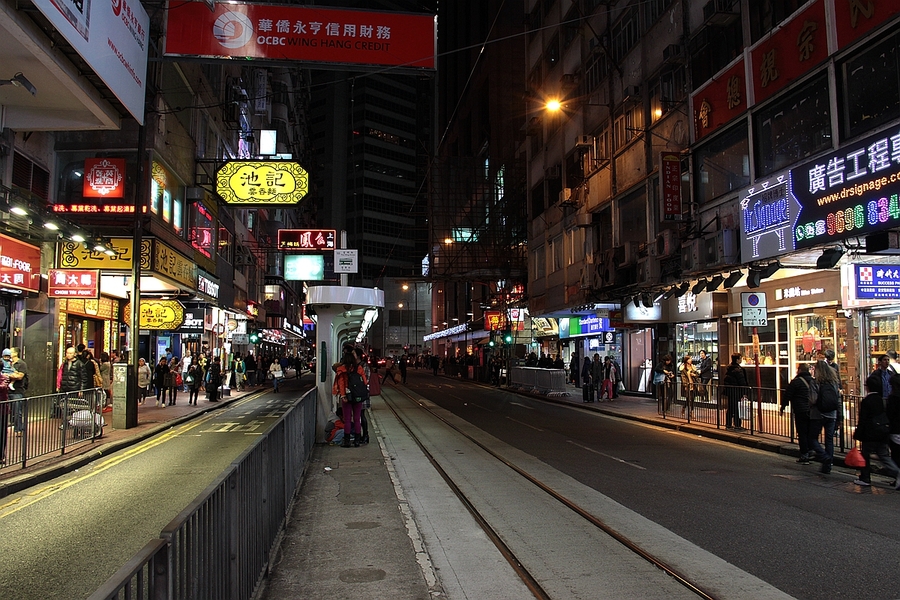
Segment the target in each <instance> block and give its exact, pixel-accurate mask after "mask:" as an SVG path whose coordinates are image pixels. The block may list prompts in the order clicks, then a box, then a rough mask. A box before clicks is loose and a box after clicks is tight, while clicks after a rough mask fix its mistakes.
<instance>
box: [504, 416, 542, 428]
mask: <svg viewBox="0 0 900 600" xmlns="http://www.w3.org/2000/svg"><path fill="white" fill-rule="evenodd" d="M506 418H507V419H509V420H510V421H513V422H514V423H518V424H519V425H524V426H525V427H531V428H532V429H534V430H535V431H544V430H543V429H541V428H539V427H535V426H534V425H529V424H528V423H525V422H523V421H520V420H518V419H513V418H512V417H506Z"/></svg>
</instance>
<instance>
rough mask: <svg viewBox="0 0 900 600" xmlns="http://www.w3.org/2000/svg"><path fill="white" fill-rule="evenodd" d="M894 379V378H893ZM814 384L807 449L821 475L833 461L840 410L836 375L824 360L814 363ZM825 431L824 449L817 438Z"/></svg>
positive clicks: (829, 469)
mask: <svg viewBox="0 0 900 600" xmlns="http://www.w3.org/2000/svg"><path fill="white" fill-rule="evenodd" d="M895 377H896V376H895ZM814 379H815V382H816V387H817V388H818V393H817V394H816V396H817V397H816V403H815V405H813V406H811V407H810V410H809V448H810V451H811V452H814V453H815V456H816V460H818V461H819V462H821V463H822V473H831V465H832V463H833V461H834V426H835V422H836V420H837V413H838V411H839V410H841V392H840V389H839V387H838V378H837V373H836V372H835V371H834V369H832V368H831V366H829V364H828V363H827V362H825V361H824V360H820V361H818V362H816V368H815V377H814ZM823 429H824V430H825V447H824V448H823V447H822V444H820V443H819V436H820V435H821V434H822V430H823Z"/></svg>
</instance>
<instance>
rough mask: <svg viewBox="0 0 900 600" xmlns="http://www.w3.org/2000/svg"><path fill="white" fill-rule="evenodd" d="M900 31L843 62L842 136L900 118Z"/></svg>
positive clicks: (851, 134)
mask: <svg viewBox="0 0 900 600" xmlns="http://www.w3.org/2000/svg"><path fill="white" fill-rule="evenodd" d="M898 44H900V32H898V33H894V34H893V35H891V36H890V37H889V38H887V39H886V40H884V41H883V42H881V43H879V44H877V45H874V46H868V47H866V48H864V49H863V50H862V51H861V52H858V53H857V54H856V55H854V56H851V57H850V58H848V59H847V60H846V61H844V62H843V63H841V64H840V68H839V73H840V74H841V84H842V89H841V100H842V102H841V104H842V106H841V110H842V115H841V121H842V132H843V137H845V138H853V137H856V136H858V135H860V134H862V133H865V132H867V131H871V130H872V129H874V128H875V127H878V126H880V125H884V124H885V123H887V122H889V121H894V120H896V119H898V118H900V49H898V47H897V45H898Z"/></svg>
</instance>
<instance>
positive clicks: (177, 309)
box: [124, 300, 184, 331]
mask: <svg viewBox="0 0 900 600" xmlns="http://www.w3.org/2000/svg"><path fill="white" fill-rule="evenodd" d="M124 316H125V324H126V325H129V326H130V325H131V304H130V303H129V304H126V305H125V310H124ZM138 323H139V327H140V329H157V330H162V331H172V330H175V329H178V328H179V327H181V325H182V324H183V323H184V306H182V305H181V303H180V302H178V301H177V300H141V306H140V309H139V310H138Z"/></svg>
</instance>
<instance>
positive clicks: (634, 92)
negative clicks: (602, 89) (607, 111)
mask: <svg viewBox="0 0 900 600" xmlns="http://www.w3.org/2000/svg"><path fill="white" fill-rule="evenodd" d="M622 101H623V102H627V101H631V102H640V101H641V86H639V85H629V86H628V87H626V88H625V89H624V90H622Z"/></svg>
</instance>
